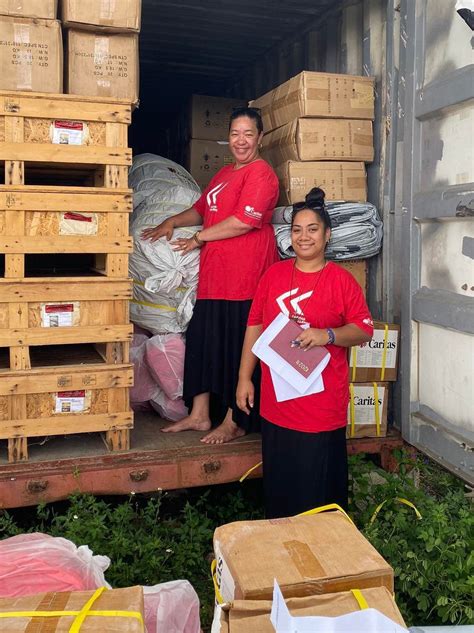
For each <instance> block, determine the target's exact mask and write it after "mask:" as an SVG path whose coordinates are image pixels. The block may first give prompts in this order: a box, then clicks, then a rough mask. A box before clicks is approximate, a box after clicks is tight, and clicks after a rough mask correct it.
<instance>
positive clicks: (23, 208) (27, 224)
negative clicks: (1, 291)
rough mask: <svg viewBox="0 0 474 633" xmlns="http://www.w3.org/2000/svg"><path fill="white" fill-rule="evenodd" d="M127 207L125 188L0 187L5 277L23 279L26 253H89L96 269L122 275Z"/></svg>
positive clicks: (125, 267) (129, 240)
mask: <svg viewBox="0 0 474 633" xmlns="http://www.w3.org/2000/svg"><path fill="white" fill-rule="evenodd" d="M132 207H133V203H132V192H131V190H130V189H102V188H101V189H98V188H94V187H73V188H68V189H67V190H65V189H64V188H63V187H35V186H28V185H19V186H5V185H0V254H2V253H3V254H4V256H5V266H4V276H5V277H6V278H21V277H24V276H25V256H26V255H28V254H45V253H67V254H75V253H76V254H77V253H91V254H94V255H95V256H96V257H95V258H94V259H95V268H96V270H101V271H103V273H104V274H105V275H107V276H109V277H127V275H128V253H130V252H131V251H132V249H133V242H132V238H131V237H130V236H129V227H128V225H129V214H130V212H131V211H132ZM84 227H85V228H84ZM87 232H88V233H89V234H87ZM84 233H86V234H84Z"/></svg>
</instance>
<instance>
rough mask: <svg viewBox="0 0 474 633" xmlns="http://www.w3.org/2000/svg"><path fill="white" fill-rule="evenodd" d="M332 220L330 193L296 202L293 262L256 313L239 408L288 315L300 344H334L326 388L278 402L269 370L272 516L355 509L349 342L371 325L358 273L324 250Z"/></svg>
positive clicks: (266, 284)
mask: <svg viewBox="0 0 474 633" xmlns="http://www.w3.org/2000/svg"><path fill="white" fill-rule="evenodd" d="M330 237H331V220H330V217H329V214H328V212H327V210H326V208H325V205H324V191H323V190H322V189H319V188H314V189H312V190H311V191H310V192H309V193H308V194H307V196H306V199H305V201H304V202H298V203H296V204H294V205H293V213H292V219H291V243H292V247H293V249H294V252H295V254H296V257H295V258H294V259H287V260H285V261H281V262H278V263H276V264H273V266H271V267H270V268H269V269H268V270H267V271H266V273H265V274H264V275H263V277H262V278H261V280H260V283H259V285H258V288H257V292H256V294H255V297H254V299H253V303H252V307H251V310H250V314H249V318H248V322H247V330H246V334H245V339H244V345H243V350H242V358H241V363H240V371H239V383H238V386H237V405H238V406H239V407H240V408H241V409H242V411H245V412H248V411H250V410H251V408H252V407H253V405H254V390H253V385H252V382H251V376H252V374H253V371H254V369H255V367H256V365H257V362H258V359H257V357H256V356H255V355H254V354H253V352H252V347H253V345H254V344H255V342H256V341H257V339H258V338H259V337H260V335H261V333H262V332H263V330H265V329H266V328H267V327H268V326H269V325H270V324H271V323H272V321H273V320H274V319H275V318H276V317H277V316H278V315H279V314H280V313H283V314H285V315H286V316H287V317H288V318H289V319H293V320H294V321H296V322H297V323H298V324H299V325H300V326H301V328H302V330H301V333H300V334H299V335H298V336H297V338H296V339H295V341H293V343H294V344H295V345H298V346H299V347H300V349H302V350H309V349H311V348H313V347H315V346H323V345H324V346H326V349H327V351H328V352H329V354H330V360H329V363H328V364H327V366H326V368H325V369H324V370H323V372H322V379H323V383H324V388H323V391H320V392H318V393H312V394H311V395H306V396H302V397H297V398H292V399H290V400H285V401H282V402H278V401H277V398H276V394H275V388H274V385H273V381H272V376H271V373H270V368H269V367H268V365H266V364H265V363H263V362H262V363H261V366H262V384H261V394H260V414H261V417H262V452H263V485H264V493H265V510H266V516H267V518H269V519H270V518H277V517H284V516H291V515H295V514H298V513H300V512H304V511H306V510H310V509H312V508H314V507H317V506H321V505H325V504H328V503H338V504H339V505H340V506H342V507H347V494H348V491H347V487H348V486H347V484H348V481H347V480H348V473H347V451H346V425H347V406H348V402H349V367H348V363H347V348H348V347H352V346H353V345H359V344H361V343H364V342H366V341H369V340H370V339H371V337H372V334H373V323H372V318H371V316H370V312H369V310H368V308H367V304H366V302H365V299H364V296H363V294H362V290H361V288H360V286H359V284H358V283H357V282H356V281H355V279H354V277H353V276H352V275H351V274H350V273H349V272H347V271H346V270H344V269H343V268H342V267H340V266H338V265H337V264H335V263H333V262H329V261H326V258H325V249H326V247H327V244H328V242H329V239H330Z"/></svg>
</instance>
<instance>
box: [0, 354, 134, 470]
mask: <svg viewBox="0 0 474 633" xmlns="http://www.w3.org/2000/svg"><path fill="white" fill-rule="evenodd" d="M0 376H1V378H0V439H6V440H8V459H9V461H10V462H16V461H22V460H26V459H28V438H33V437H42V436H49V435H68V434H76V433H90V432H99V431H105V432H106V443H107V446H108V448H109V449H110V450H111V451H116V450H126V449H129V448H130V429H131V428H132V426H133V413H132V411H131V410H130V404H129V387H130V386H131V385H132V384H133V366H132V365H130V364H124V363H122V364H119V365H107V364H103V365H100V364H93V363H91V364H84V365H70V366H68V365H64V366H51V367H42V368H36V369H30V370H28V371H25V370H21V371H7V372H4V373H2V374H0Z"/></svg>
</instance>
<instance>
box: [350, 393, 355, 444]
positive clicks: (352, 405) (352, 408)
mask: <svg viewBox="0 0 474 633" xmlns="http://www.w3.org/2000/svg"><path fill="white" fill-rule="evenodd" d="M349 394H350V400H349V416H350V422H351V430H350V434H349V435H350V437H354V435H355V403H354V384H353V383H352V382H351V383H349Z"/></svg>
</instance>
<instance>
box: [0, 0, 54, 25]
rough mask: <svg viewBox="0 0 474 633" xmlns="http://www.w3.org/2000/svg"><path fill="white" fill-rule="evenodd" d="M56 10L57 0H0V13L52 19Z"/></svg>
mask: <svg viewBox="0 0 474 633" xmlns="http://www.w3.org/2000/svg"><path fill="white" fill-rule="evenodd" d="M57 10H58V2H57V0H0V15H17V16H20V17H23V18H43V19H45V20H54V19H55V18H56V13H57Z"/></svg>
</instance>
